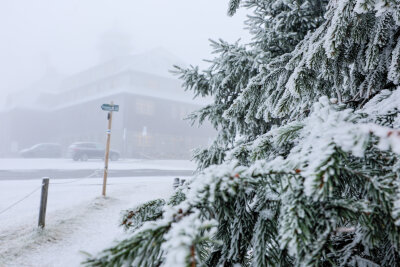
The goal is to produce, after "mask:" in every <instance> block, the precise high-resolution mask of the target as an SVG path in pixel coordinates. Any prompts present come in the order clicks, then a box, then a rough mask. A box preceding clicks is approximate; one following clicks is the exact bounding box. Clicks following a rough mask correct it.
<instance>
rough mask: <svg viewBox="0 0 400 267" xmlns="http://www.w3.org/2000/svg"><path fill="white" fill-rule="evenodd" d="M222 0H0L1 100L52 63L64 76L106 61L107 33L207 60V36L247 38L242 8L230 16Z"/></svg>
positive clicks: (136, 46)
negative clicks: (103, 40)
mask: <svg viewBox="0 0 400 267" xmlns="http://www.w3.org/2000/svg"><path fill="white" fill-rule="evenodd" d="M227 2H228V1H225V0H222V1H221V0H219V1H215V0H168V1H165V0H146V1H138V0H117V1H115V0H114V1H111V0H85V1H82V0H64V1H54V0H35V1H30V0H24V1H15V0H2V1H1V2H0V36H1V42H0V77H1V79H0V103H1V104H4V101H5V99H6V95H7V94H9V93H10V92H16V91H20V90H24V89H26V88H29V86H30V85H31V84H32V83H34V82H35V81H37V80H39V79H40V78H41V77H42V76H43V75H44V74H45V73H46V71H48V70H49V69H51V70H55V71H56V72H58V73H60V74H62V75H63V76H64V75H65V76H67V75H71V74H74V73H77V72H80V71H82V70H84V69H86V68H88V67H91V66H94V65H96V64H98V63H100V62H101V61H103V60H105V59H106V58H105V57H104V50H105V49H106V50H108V52H109V53H110V54H113V53H118V52H120V51H118V50H120V47H114V46H113V44H112V43H110V44H109V45H108V46H107V45H106V48H105V49H104V47H103V49H102V50H103V52H101V49H99V40H101V38H102V36H104V33H106V32H118V33H121V34H123V35H124V36H125V37H126V39H127V43H130V45H129V47H125V48H124V49H126V50H129V51H130V52H131V53H141V52H144V51H148V50H150V49H152V48H156V47H163V48H165V49H166V50H168V51H170V52H171V53H173V54H175V55H176V56H177V57H179V58H180V59H181V60H182V61H184V62H186V63H188V64H200V65H201V66H205V64H206V63H204V62H202V59H209V58H210V52H211V49H210V46H209V41H208V39H209V38H212V39H218V38H223V39H225V40H227V41H231V42H233V41H236V40H237V39H239V38H241V39H242V40H244V41H247V40H249V39H250V37H249V35H248V33H247V32H246V31H245V30H244V29H243V28H244V25H243V20H244V19H245V16H246V15H245V11H243V10H242V11H240V12H239V13H238V14H236V15H235V16H234V17H228V16H227V15H226V13H227V12H226V11H227V5H228V3H227Z"/></svg>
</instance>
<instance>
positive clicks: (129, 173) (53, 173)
mask: <svg viewBox="0 0 400 267" xmlns="http://www.w3.org/2000/svg"><path fill="white" fill-rule="evenodd" d="M93 173H94V170H80V169H78V170H51V169H50V170H22V171H21V170H17V171H9V170H0V181H1V180H30V179H40V178H43V177H50V178H51V179H75V178H81V177H87V176H90V175H91V174H93ZM192 174H193V171H191V170H158V169H133V170H109V171H108V177H144V176H177V177H181V176H190V175H192ZM102 175H103V172H102V170H101V169H99V172H98V173H97V175H96V176H97V177H100V176H102Z"/></svg>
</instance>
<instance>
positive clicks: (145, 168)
mask: <svg viewBox="0 0 400 267" xmlns="http://www.w3.org/2000/svg"><path fill="white" fill-rule="evenodd" d="M103 168H104V162H103V161H102V160H89V161H87V162H76V161H73V160H71V159H23V158H11V159H4V158H0V180H29V179H40V178H42V177H50V178H52V179H71V178H72V179H73V178H81V177H86V176H89V175H91V174H92V173H93V172H94V171H95V170H99V171H100V172H101V170H102V169H103ZM194 169H195V165H194V163H192V162H190V161H188V160H143V159H124V160H119V161H111V162H110V163H109V172H108V174H109V177H143V176H178V177H180V176H190V175H192V174H193V170H194ZM95 177H100V176H99V175H96V176H95Z"/></svg>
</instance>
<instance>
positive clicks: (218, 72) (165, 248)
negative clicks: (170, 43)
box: [86, 0, 400, 266]
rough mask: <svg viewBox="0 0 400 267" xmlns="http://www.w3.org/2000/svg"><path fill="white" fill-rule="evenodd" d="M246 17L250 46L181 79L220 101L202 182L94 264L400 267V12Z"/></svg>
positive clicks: (140, 210)
mask: <svg viewBox="0 0 400 267" xmlns="http://www.w3.org/2000/svg"><path fill="white" fill-rule="evenodd" d="M240 5H242V6H244V7H248V8H250V10H252V11H253V12H254V15H252V16H249V17H248V20H247V22H246V24H247V25H248V27H249V30H250V32H251V33H252V34H253V35H254V39H253V41H252V43H250V44H246V45H240V44H239V43H234V44H228V43H226V42H224V41H222V40H220V41H218V42H212V45H213V47H214V52H215V53H216V54H217V57H215V58H214V59H213V60H212V63H211V66H210V68H209V69H207V70H205V71H202V72H201V71H199V69H198V68H197V67H190V68H188V69H182V68H179V67H178V68H177V69H176V72H177V73H178V74H179V75H180V78H181V79H182V80H183V81H184V87H185V88H186V89H187V90H193V91H194V92H195V93H196V95H198V96H206V95H207V96H212V97H213V98H214V102H213V103H212V104H210V105H208V106H206V107H205V108H203V109H201V110H199V111H197V112H195V113H194V114H192V116H191V119H193V121H197V122H200V123H201V122H203V121H204V120H209V121H210V122H211V123H212V124H213V126H214V127H215V128H216V129H217V130H218V136H217V138H216V140H215V142H214V143H213V144H212V145H211V146H210V147H209V148H207V149H203V150H199V151H197V152H196V154H195V158H196V160H197V162H198V166H199V171H198V174H197V175H196V176H195V177H194V178H193V179H192V180H190V181H188V182H187V183H185V184H184V185H183V186H181V187H180V188H178V189H177V191H176V192H175V194H174V195H173V196H172V197H171V199H170V200H169V201H168V202H165V201H163V200H156V201H153V202H149V203H146V204H145V205H143V206H140V207H137V208H135V209H134V210H131V211H127V213H126V214H125V217H124V220H123V224H124V225H125V227H126V228H127V229H128V231H129V232H130V236H129V237H128V238H127V239H126V240H124V241H122V242H121V243H119V244H118V245H116V246H115V247H113V248H110V249H108V250H105V251H103V252H102V253H101V254H100V255H98V256H97V257H94V258H91V259H88V261H87V262H86V264H87V265H88V266H115V265H123V264H127V265H132V266H159V265H162V266H234V265H235V264H239V265H241V266H332V265H333V266H335V265H338V266H400V254H399V252H400V176H399V175H400V164H399V156H398V155H399V154H400V131H399V130H396V129H397V128H400V116H399V109H400V87H399V82H400V67H399V66H400V1H399V0H331V1H312V0H308V1H307V0H296V1H290V0H277V1H274V0H243V1H238V0H236V1H235V0H231V1H230V2H229V8H228V14H229V15H233V14H234V13H235V11H236V9H237V8H239V6H240ZM124 222H125V223H124ZM129 229H132V231H130V230H129Z"/></svg>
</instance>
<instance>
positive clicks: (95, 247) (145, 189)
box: [0, 177, 173, 267]
mask: <svg viewBox="0 0 400 267" xmlns="http://www.w3.org/2000/svg"><path fill="white" fill-rule="evenodd" d="M172 181H173V177H135V178H110V179H109V183H108V188H107V198H103V197H100V193H101V179H100V178H97V179H95V178H94V179H84V180H77V181H75V182H74V181H73V180H56V181H53V183H50V187H49V199H48V208H47V216H46V228H45V230H44V231H38V230H37V227H36V225H37V216H38V208H39V196H40V190H38V191H37V192H35V193H33V194H32V195H31V196H29V197H28V198H27V199H26V200H24V201H23V202H21V203H19V204H18V205H16V206H15V207H13V208H12V209H10V210H8V211H6V212H5V213H3V214H0V266H1V267H3V266H7V267H8V266H21V267H24V266H27V267H28V266H29V267H31V266H32V267H36V266H52V267H53V266H79V263H80V262H81V261H82V260H83V259H85V255H84V253H82V251H85V252H88V253H96V252H98V251H100V250H102V249H103V248H106V247H108V246H110V245H111V244H112V243H113V241H114V240H115V239H116V238H117V237H119V238H122V237H123V231H122V229H121V228H119V227H118V222H119V214H120V211H121V210H123V209H127V208H131V207H133V206H136V205H138V204H139V203H143V202H145V201H147V200H150V199H154V198H160V197H161V198H166V197H168V196H169V195H170V194H171V192H172ZM40 183H41V181H40V180H25V181H0V211H1V210H3V209H4V208H5V207H7V205H9V204H10V203H13V202H15V201H16V200H18V199H20V198H21V197H23V196H25V195H26V194H27V193H29V192H31V191H32V190H34V189H35V188H37V187H38V186H39V187H40Z"/></svg>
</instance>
